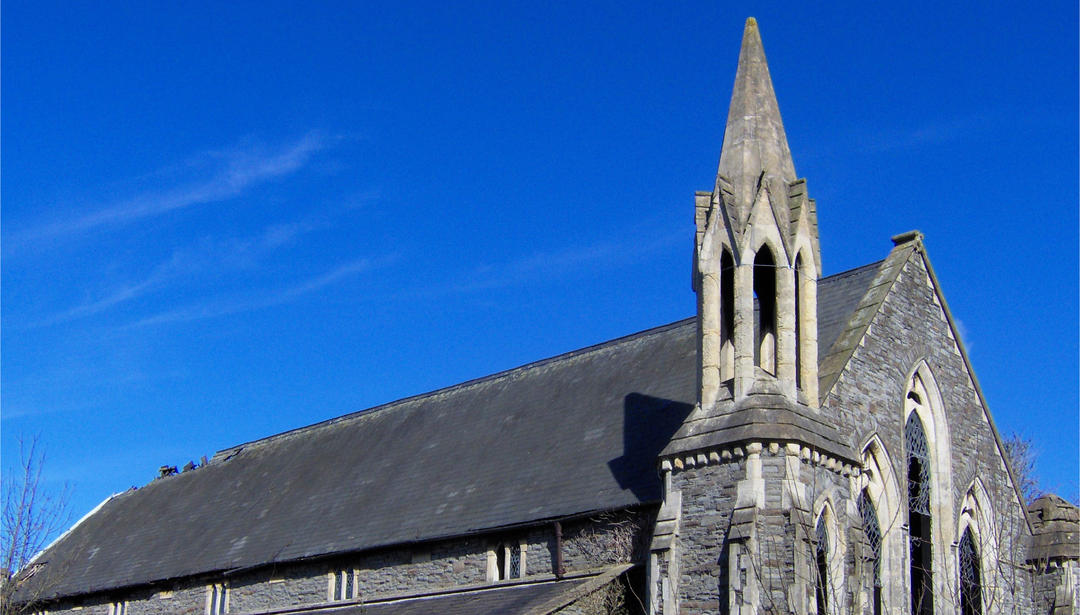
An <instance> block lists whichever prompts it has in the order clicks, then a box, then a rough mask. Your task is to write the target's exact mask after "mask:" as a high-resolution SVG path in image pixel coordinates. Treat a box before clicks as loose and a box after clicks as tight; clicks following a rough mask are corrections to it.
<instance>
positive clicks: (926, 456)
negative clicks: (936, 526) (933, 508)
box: [904, 393, 930, 515]
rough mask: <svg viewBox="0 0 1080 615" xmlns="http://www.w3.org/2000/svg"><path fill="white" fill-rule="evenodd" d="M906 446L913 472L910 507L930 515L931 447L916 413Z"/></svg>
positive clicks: (910, 422) (910, 421)
mask: <svg viewBox="0 0 1080 615" xmlns="http://www.w3.org/2000/svg"><path fill="white" fill-rule="evenodd" d="M912 395H914V393H912ZM904 445H905V448H906V449H907V455H908V467H909V469H910V470H911V471H909V472H908V505H909V506H910V507H911V508H912V509H913V510H914V511H915V512H919V513H922V514H924V515H929V514H930V447H929V446H928V445H927V443H926V432H925V431H924V430H923V425H922V421H920V420H919V415H918V414H916V413H915V412H912V413H911V416H909V417H908V421H907V426H906V427H905V428H904Z"/></svg>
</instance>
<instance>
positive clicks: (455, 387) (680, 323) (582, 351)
mask: <svg viewBox="0 0 1080 615" xmlns="http://www.w3.org/2000/svg"><path fill="white" fill-rule="evenodd" d="M696 320H697V316H691V317H689V318H683V319H681V320H676V321H675V322H671V323H668V324H666V325H660V326H658V327H652V328H649V329H643V330H641V331H637V332H634V333H630V334H627V335H623V336H620V337H616V338H613V339H610V340H606V341H603V342H599V343H596V344H592V345H589V346H585V347H582V348H576V349H574V350H569V351H567V352H564V353H561V354H557V355H553V356H550V357H546V358H544V359H539V360H537V361H532V362H530V363H525V364H522V365H518V366H516V367H511V368H509V369H505V370H502V371H498V372H495V373H493V374H488V375H486V376H480V377H478V378H472V379H469V380H465V381H462V382H459V383H456V384H451V385H449V386H445V387H441V388H438V389H435V390H432V391H426V392H424V393H417V394H416V395H409V396H407V397H402V398H399V399H395V400H392V401H388V402H384V403H381V404H377V405H374V406H371V407H369V408H364V409H363V410H355V411H353V412H349V413H346V414H342V415H340V416H335V417H332V418H329V419H325V420H322V421H319V422H317V423H311V424H310V425H304V426H301V427H295V428H293V429H289V430H286V431H282V432H278V433H276V434H271V435H269V436H264V437H262V438H256V439H255V440H249V441H247V442H242V443H240V444H236V445H233V446H230V447H227V448H223V449H221V450H219V451H217V452H216V453H214V456H213V457H212V458H211V459H210V462H211V463H214V462H221V461H224V460H225V459H228V458H229V457H231V456H233V455H235V454H237V453H239V452H240V451H241V450H243V449H245V448H248V447H250V446H256V445H263V444H266V443H269V442H271V441H276V440H278V439H279V438H285V437H289V436H294V435H297V434H298V433H301V432H306V431H309V430H314V429H318V428H321V427H327V426H329V425H334V424H336V423H340V422H343V421H348V420H352V419H357V418H362V417H366V416H370V415H371V414H372V413H374V412H378V411H383V410H391V409H393V408H395V407H397V406H401V405H403V404H406V403H408V402H412V401H418V400H421V399H426V398H429V397H434V396H436V395H443V394H446V393H450V392H454V391H459V390H464V389H467V388H470V387H473V386H476V385H478V384H482V383H486V382H492V381H496V380H501V379H504V378H509V377H511V376H514V375H517V374H519V373H522V372H525V371H529V370H533V369H537V368H540V367H544V366H546V365H550V364H552V363H557V362H561V361H566V360H568V359H572V358H575V357H579V356H583V355H587V354H591V353H594V352H598V351H601V350H604V349H607V348H611V347H614V346H620V345H622V344H626V343H629V342H632V341H635V340H637V339H641V338H645V337H651V336H654V335H659V334H661V333H664V332H666V331H670V330H671V329H677V328H679V327H684V326H686V325H688V324H690V323H691V322H694V321H696Z"/></svg>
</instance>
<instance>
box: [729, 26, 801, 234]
mask: <svg viewBox="0 0 1080 615" xmlns="http://www.w3.org/2000/svg"><path fill="white" fill-rule="evenodd" d="M717 174H718V175H719V176H720V178H723V179H724V180H726V181H727V182H728V183H729V184H730V187H731V189H732V192H733V193H734V194H733V196H734V199H733V200H734V202H733V203H729V204H728V209H729V212H730V214H733V216H732V217H733V218H734V219H733V220H732V221H731V222H732V223H733V226H734V227H735V228H733V229H732V230H733V231H735V233H736V234H739V235H741V233H742V231H743V230H744V228H743V227H744V225H745V224H746V223H747V220H748V218H749V215H750V209H751V207H752V206H753V204H754V200H755V199H756V198H757V196H758V191H759V189H760V188H761V187H767V188H768V189H769V191H770V192H772V193H773V196H774V199H775V198H776V197H780V196H781V195H783V197H785V199H786V197H787V186H788V185H789V184H791V183H792V182H794V181H795V180H796V175H795V164H794V163H793V162H792V160H791V150H789V149H788V142H787V135H785V133H784V123H783V121H782V120H781V119H780V106H779V105H778V104H777V102H776V94H775V93H774V92H773V85H772V78H771V77H770V76H769V66H768V64H767V63H766V62H765V50H764V48H763V47H762V44H761V34H760V33H759V32H758V26H757V21H756V20H755V19H754V18H753V17H751V18H749V19H747V20H746V27H745V29H744V30H743V39H742V49H741V50H740V51H739V66H738V69H737V71H736V73H735V88H734V90H733V92H732V94H731V107H730V109H729V111H728V119H727V128H726V129H725V130H724V146H723V150H722V151H721V153H720V168H719V170H718V171H717ZM718 179H719V178H718ZM777 200H779V199H777ZM777 209H780V208H777ZM779 213H780V216H779V217H781V218H782V219H778V220H777V222H778V223H780V224H782V225H783V224H785V223H787V222H788V220H787V216H786V215H783V213H782V212H779Z"/></svg>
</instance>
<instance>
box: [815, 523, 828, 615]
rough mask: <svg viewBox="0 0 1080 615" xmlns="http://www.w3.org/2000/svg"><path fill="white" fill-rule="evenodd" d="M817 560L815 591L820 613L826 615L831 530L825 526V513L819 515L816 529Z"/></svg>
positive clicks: (819, 614)
mask: <svg viewBox="0 0 1080 615" xmlns="http://www.w3.org/2000/svg"><path fill="white" fill-rule="evenodd" d="M814 534H815V542H816V543H817V544H816V545H815V555H816V557H815V562H816V564H817V583H816V589H817V591H816V592H815V595H816V599H817V612H818V615H825V613H827V612H828V608H829V532H828V530H827V529H826V528H825V515H824V514H823V515H821V516H820V517H818V522H817V528H816V529H815V532H814Z"/></svg>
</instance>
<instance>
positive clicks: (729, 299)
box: [720, 249, 735, 381]
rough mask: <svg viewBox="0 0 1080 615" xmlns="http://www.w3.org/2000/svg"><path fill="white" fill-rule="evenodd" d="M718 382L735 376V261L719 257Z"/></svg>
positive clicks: (725, 253) (730, 258)
mask: <svg viewBox="0 0 1080 615" xmlns="http://www.w3.org/2000/svg"><path fill="white" fill-rule="evenodd" d="M720 340H721V342H720V380H721V381H723V380H729V379H731V378H733V377H734V376H735V259H733V258H732V257H731V252H728V251H727V249H724V252H723V254H722V255H721V256H720Z"/></svg>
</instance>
